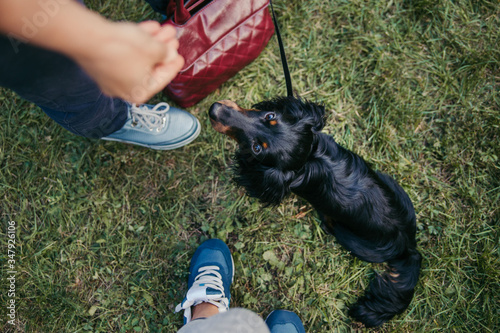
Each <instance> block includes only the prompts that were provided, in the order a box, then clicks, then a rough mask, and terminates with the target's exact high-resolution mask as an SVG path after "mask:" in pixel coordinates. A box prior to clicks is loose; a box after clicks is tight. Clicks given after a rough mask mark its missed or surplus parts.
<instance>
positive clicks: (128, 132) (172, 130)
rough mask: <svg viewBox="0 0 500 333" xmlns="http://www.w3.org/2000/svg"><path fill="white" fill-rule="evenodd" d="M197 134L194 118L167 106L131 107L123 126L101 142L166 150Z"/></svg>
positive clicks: (190, 139)
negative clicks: (106, 141) (123, 143)
mask: <svg viewBox="0 0 500 333" xmlns="http://www.w3.org/2000/svg"><path fill="white" fill-rule="evenodd" d="M200 131H201V126H200V122H199V121H198V119H196V117H195V116H193V115H192V114H190V113H189V112H187V111H183V110H180V109H177V108H173V107H171V106H170V105H168V104H167V103H164V102H162V103H158V104H156V105H149V104H143V105H141V106H137V105H135V104H131V105H130V106H129V109H128V120H127V122H126V123H125V125H124V126H123V127H122V128H121V129H120V130H118V131H116V132H114V133H111V134H110V135H108V136H106V137H103V138H102V139H103V140H109V141H118V142H125V143H131V144H135V145H139V146H143V147H148V148H152V149H158V150H169V149H176V148H179V147H182V146H184V145H187V144H188V143H190V142H191V141H193V140H194V139H196V137H197V136H198V135H199V134H200Z"/></svg>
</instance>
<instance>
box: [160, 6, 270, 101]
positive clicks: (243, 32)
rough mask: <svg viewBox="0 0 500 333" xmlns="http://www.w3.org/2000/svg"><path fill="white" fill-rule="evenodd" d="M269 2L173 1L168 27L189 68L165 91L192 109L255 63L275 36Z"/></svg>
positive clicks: (185, 68)
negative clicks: (177, 40)
mask: <svg viewBox="0 0 500 333" xmlns="http://www.w3.org/2000/svg"><path fill="white" fill-rule="evenodd" d="M268 6H269V0H191V1H189V2H188V4H187V5H184V3H183V1H182V0H175V2H174V1H172V0H171V1H170V3H169V6H168V9H167V15H168V16H169V17H171V18H170V19H168V20H167V21H166V22H165V23H164V24H171V25H173V26H174V27H175V28H176V29H177V38H178V39H179V51H178V52H179V54H180V55H182V56H183V57H184V60H185V64H184V67H183V68H182V70H181V71H180V73H179V74H178V75H177V77H175V79H174V80H173V81H172V82H170V84H168V85H167V87H165V89H164V90H163V92H164V93H165V94H166V95H167V96H168V97H169V98H170V99H172V100H173V101H174V102H176V103H177V104H178V105H180V106H181V107H190V106H193V105H194V104H196V103H198V102H199V101H200V100H202V99H203V98H205V97H206V96H207V95H208V94H210V93H211V92H213V91H214V90H215V89H217V88H218V87H219V86H220V85H221V84H222V83H224V82H226V81H227V80H228V79H230V78H231V77H232V76H234V75H235V74H236V73H238V71H240V70H241V69H242V68H244V67H245V66H246V65H248V64H249V63H251V62H252V61H253V60H254V59H255V58H257V57H258V56H259V54H260V53H261V52H262V50H263V49H264V48H265V47H266V45H267V43H268V42H269V39H270V38H271V37H272V35H273V33H274V25H273V21H272V19H271V15H270V13H269V10H268Z"/></svg>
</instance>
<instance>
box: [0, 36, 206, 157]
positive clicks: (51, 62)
mask: <svg viewBox="0 0 500 333" xmlns="http://www.w3.org/2000/svg"><path fill="white" fill-rule="evenodd" d="M0 86H3V87H6V88H9V89H11V90H13V91H15V92H16V93H17V94H18V95H19V96H21V97H22V98H24V99H26V100H28V101H30V102H33V103H35V104H36V105H38V106H39V107H40V108H41V109H42V110H43V111H44V112H45V113H46V114H47V115H48V116H49V117H51V118H52V119H53V120H54V121H56V122H57V123H58V124H60V125H61V126H63V127H64V128H66V129H67V130H69V131H70V132H72V133H74V134H77V135H80V136H84V137H88V138H95V139H97V138H103V139H106V140H112V141H120V142H125V143H131V144H137V145H141V146H145V147H149V148H153V149H160V150H166V149H175V148H179V147H181V146H183V145H186V144H188V143H190V142H191V141H193V140H194V139H195V138H196V137H197V136H198V134H199V133H200V129H201V126H200V124H199V122H198V120H197V119H196V118H195V117H194V116H192V115H191V114H190V113H188V112H186V111H183V110H180V109H177V108H173V107H170V106H169V105H168V104H166V103H160V104H159V105H156V106H153V105H142V106H135V105H130V104H129V103H127V102H125V101H123V100H121V99H118V98H111V97H108V96H106V95H104V94H103V93H102V92H101V91H100V89H99V87H98V86H97V85H96V84H95V82H94V81H93V80H92V79H91V78H90V77H89V76H88V75H87V74H86V73H85V72H84V71H83V70H82V69H81V68H80V67H79V66H78V65H77V64H76V63H75V62H73V61H72V60H71V59H69V58H67V57H65V56H63V55H61V54H58V53H55V52H52V51H48V50H44V49H41V48H38V47H35V46H32V45H29V44H25V43H21V42H20V41H18V40H17V39H14V38H13V37H8V36H2V35H0Z"/></svg>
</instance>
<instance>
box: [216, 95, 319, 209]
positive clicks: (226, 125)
mask: <svg viewBox="0 0 500 333" xmlns="http://www.w3.org/2000/svg"><path fill="white" fill-rule="evenodd" d="M209 114H210V121H211V122H212V126H213V127H214V129H215V130H216V131H218V132H220V133H223V134H226V135H227V136H229V137H231V138H232V139H234V140H236V142H237V143H238V145H239V150H238V152H237V153H236V160H237V164H236V168H235V173H236V177H235V179H236V181H237V183H238V184H239V185H241V186H243V187H245V188H246V190H247V192H248V194H249V195H251V196H254V197H257V198H259V199H261V200H262V201H263V202H266V203H269V204H278V203H279V202H280V201H281V200H282V199H283V198H284V197H285V196H286V195H287V194H288V193H289V192H290V184H291V183H292V181H293V180H294V176H295V174H296V172H298V171H299V170H300V169H301V168H302V167H303V166H304V164H305V163H306V161H307V159H308V158H309V156H310V154H311V151H312V149H313V146H314V143H315V136H316V134H317V133H319V132H320V131H321V129H322V128H323V126H324V116H325V111H324V108H323V107H322V106H320V105H317V104H314V103H310V102H306V101H303V100H301V99H299V98H293V97H281V98H276V99H273V100H270V101H265V102H261V103H258V104H255V105H254V106H253V107H252V109H243V108H240V107H239V106H238V105H237V104H236V103H234V102H231V101H227V100H226V101H220V102H217V103H214V104H213V105H212V106H211V108H210V111H209Z"/></svg>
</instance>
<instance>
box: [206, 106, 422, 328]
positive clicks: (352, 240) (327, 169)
mask: <svg viewBox="0 0 500 333" xmlns="http://www.w3.org/2000/svg"><path fill="white" fill-rule="evenodd" d="M209 115H210V119H211V122H212V125H213V127H214V128H215V129H216V130H217V131H219V132H221V133H224V134H226V135H228V136H230V137H231V138H233V139H235V140H236V141H237V142H238V145H239V150H238V151H237V153H236V164H235V180H236V182H237V183H238V184H239V185H241V186H243V187H244V188H245V189H246V191H247V193H248V194H249V195H250V196H252V197H256V198H259V199H260V200H261V201H262V202H263V203H265V204H268V205H277V204H279V203H280V202H281V201H282V200H283V199H284V198H285V196H287V195H288V194H290V193H291V192H293V193H295V194H297V195H299V196H300V197H302V198H304V199H305V200H307V201H308V202H309V203H310V204H311V205H312V206H313V207H314V208H315V209H316V210H317V212H318V213H319V215H320V217H321V220H322V228H323V230H325V231H326V232H328V233H330V234H333V235H335V237H336V239H337V241H338V242H339V243H340V244H342V246H344V247H345V248H346V249H347V250H348V251H350V252H351V253H352V254H353V255H354V256H356V257H358V258H360V259H361V260H364V261H368V262H372V263H382V262H386V263H387V270H386V271H385V272H384V273H383V274H377V275H376V277H375V278H374V279H373V280H372V281H371V282H370V286H369V288H368V289H367V291H366V292H365V294H364V296H362V297H361V298H360V299H359V300H358V301H357V303H356V304H355V305H354V306H352V307H351V309H350V312H349V313H350V315H351V316H352V317H353V318H355V319H356V320H358V321H360V322H362V323H364V324H365V326H367V327H374V326H379V325H381V324H382V323H384V322H385V321H387V320H389V319H391V318H392V317H394V316H395V315H397V314H400V313H402V312H403V311H404V310H405V309H406V308H407V307H408V305H409V304H410V302H411V300H412V298H413V293H414V288H415V285H416V284H417V281H418V277H419V272H420V265H421V256H420V254H419V253H418V251H417V249H416V241H415V232H416V219H415V212H414V209H413V205H412V202H411V201H410V198H409V197H408V195H407V194H406V193H405V191H404V190H403V189H402V188H401V187H400V186H399V185H398V184H397V183H396V181H395V180H394V179H392V178H391V177H389V176H388V175H386V174H383V173H380V172H377V171H374V170H373V169H371V168H370V166H369V165H368V164H367V163H366V162H365V161H364V160H363V159H362V158H361V157H360V156H358V155H356V154H355V153H353V152H351V151H349V150H347V149H345V148H343V147H341V146H339V145H338V144H337V143H336V142H335V140H334V139H333V138H332V137H331V136H328V135H326V134H323V133H321V132H320V131H321V130H322V128H323V127H324V122H325V119H324V118H325V111H324V108H323V107H322V106H320V105H317V104H314V103H310V102H306V101H303V100H302V99H299V98H293V97H282V98H277V99H274V100H270V101H265V102H261V103H258V104H256V105H254V107H253V109H250V110H245V109H241V108H240V107H239V106H238V105H236V104H235V103H233V102H231V101H220V102H217V103H214V104H213V105H212V107H211V108H210V111H209Z"/></svg>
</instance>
